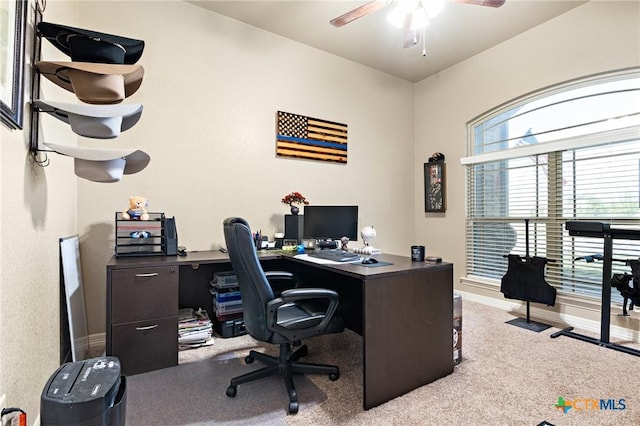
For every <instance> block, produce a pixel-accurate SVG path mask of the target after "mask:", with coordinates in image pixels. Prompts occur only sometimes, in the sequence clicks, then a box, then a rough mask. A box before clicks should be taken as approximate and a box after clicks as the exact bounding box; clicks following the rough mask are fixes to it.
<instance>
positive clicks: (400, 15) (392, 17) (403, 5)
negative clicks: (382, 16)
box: [387, 0, 415, 28]
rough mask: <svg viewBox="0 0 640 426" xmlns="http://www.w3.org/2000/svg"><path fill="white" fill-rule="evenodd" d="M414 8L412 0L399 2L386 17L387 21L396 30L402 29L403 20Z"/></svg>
mask: <svg viewBox="0 0 640 426" xmlns="http://www.w3.org/2000/svg"><path fill="white" fill-rule="evenodd" d="M414 7H415V2H414V1H413V0H409V1H407V0H400V1H398V3H397V4H396V7H394V8H393V9H392V10H391V12H389V14H388V15H387V21H389V22H390V23H391V25H393V26H394V27H396V28H402V27H404V23H405V20H406V19H407V16H408V15H409V13H411V10H412V9H413V8H414Z"/></svg>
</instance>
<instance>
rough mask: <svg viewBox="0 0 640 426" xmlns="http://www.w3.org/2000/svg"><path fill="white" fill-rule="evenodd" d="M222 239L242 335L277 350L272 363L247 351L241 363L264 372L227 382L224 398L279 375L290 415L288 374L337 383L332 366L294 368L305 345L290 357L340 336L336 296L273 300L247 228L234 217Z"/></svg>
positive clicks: (311, 293) (313, 292) (290, 294)
mask: <svg viewBox="0 0 640 426" xmlns="http://www.w3.org/2000/svg"><path fill="white" fill-rule="evenodd" d="M224 238H225V241H226V244H227V250H228V252H229V258H230V259H231V265H232V267H233V270H234V272H235V274H236V277H237V279H238V285H239V287H240V293H241V294H242V307H243V315H244V325H245V328H246V330H247V332H248V333H249V335H251V337H253V338H254V339H256V340H259V341H262V342H267V343H273V344H276V345H280V356H279V357H277V358H276V357H272V356H269V355H266V354H263V353H261V352H256V351H253V350H252V351H251V352H250V353H249V355H248V356H247V357H246V358H245V362H246V363H247V364H251V363H252V362H253V361H254V359H257V360H259V361H261V362H263V363H264V364H266V367H264V368H261V369H259V370H255V371H252V372H250V373H247V374H244V375H242V376H239V377H235V378H233V379H231V384H230V385H229V387H228V388H227V396H229V397H231V398H233V397H235V396H236V392H237V386H238V385H240V384H243V383H247V382H251V381H253V380H257V379H261V378H264V377H268V376H271V375H274V374H279V375H281V376H282V377H283V379H284V384H285V386H286V388H287V393H288V394H289V408H288V411H289V413H290V414H295V413H297V412H298V395H297V393H296V389H295V386H294V384H293V379H292V375H293V374H296V373H305V374H306V373H309V374H311V373H315V374H318V373H319V374H328V375H329V379H330V380H332V381H334V380H338V378H339V377H340V370H339V369H338V367H337V366H332V365H323V364H309V363H303V362H299V361H298V359H300V358H301V357H304V356H306V355H307V353H308V350H307V346H306V345H303V346H301V347H300V348H298V349H297V350H296V351H295V352H292V349H293V347H295V346H300V341H301V340H302V339H305V338H307V337H313V336H319V335H322V334H329V333H340V332H342V331H343V330H344V322H343V321H342V318H339V317H336V316H334V313H335V311H336V308H337V307H338V301H339V299H338V294H337V293H336V292H335V291H333V290H327V289H321V288H294V289H289V290H284V291H283V292H282V293H281V294H280V296H279V297H275V296H274V294H273V291H272V289H271V286H270V285H269V281H268V280H267V277H266V276H265V273H264V271H263V270H262V266H261V265H260V262H259V261H258V256H257V254H256V249H255V246H254V241H253V238H252V235H251V229H250V228H249V224H248V223H247V222H246V221H245V220H244V219H241V218H237V217H231V218H227V219H225V221H224Z"/></svg>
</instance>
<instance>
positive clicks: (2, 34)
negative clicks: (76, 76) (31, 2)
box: [0, 0, 28, 129]
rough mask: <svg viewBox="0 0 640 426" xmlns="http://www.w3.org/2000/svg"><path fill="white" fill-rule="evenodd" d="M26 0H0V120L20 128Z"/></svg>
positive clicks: (11, 126) (12, 127) (11, 127)
mask: <svg viewBox="0 0 640 426" xmlns="http://www.w3.org/2000/svg"><path fill="white" fill-rule="evenodd" d="M27 3H28V2H27V1H26V0H9V1H0V56H2V57H1V58H0V121H2V123H3V124H5V125H6V126H8V127H9V128H10V129H22V110H23V103H24V101H23V99H24V88H23V87H24V86H23V84H24V44H25V41H24V40H25V27H26V21H27Z"/></svg>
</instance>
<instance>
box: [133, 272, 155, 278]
mask: <svg viewBox="0 0 640 426" xmlns="http://www.w3.org/2000/svg"><path fill="white" fill-rule="evenodd" d="M157 276H158V273H157V272H148V273H146V274H136V277H157Z"/></svg>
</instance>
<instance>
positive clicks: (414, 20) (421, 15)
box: [409, 7, 429, 31]
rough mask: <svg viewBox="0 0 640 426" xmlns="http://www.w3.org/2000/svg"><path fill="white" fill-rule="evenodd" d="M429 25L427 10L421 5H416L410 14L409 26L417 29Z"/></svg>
mask: <svg viewBox="0 0 640 426" xmlns="http://www.w3.org/2000/svg"><path fill="white" fill-rule="evenodd" d="M427 25H429V17H428V16H427V11H426V10H425V9H424V8H423V7H418V8H417V9H416V10H414V11H413V13H412V14H411V24H410V26H409V28H411V29H412V30H414V31H415V30H419V29H421V28H424V27H426V26H427Z"/></svg>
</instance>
